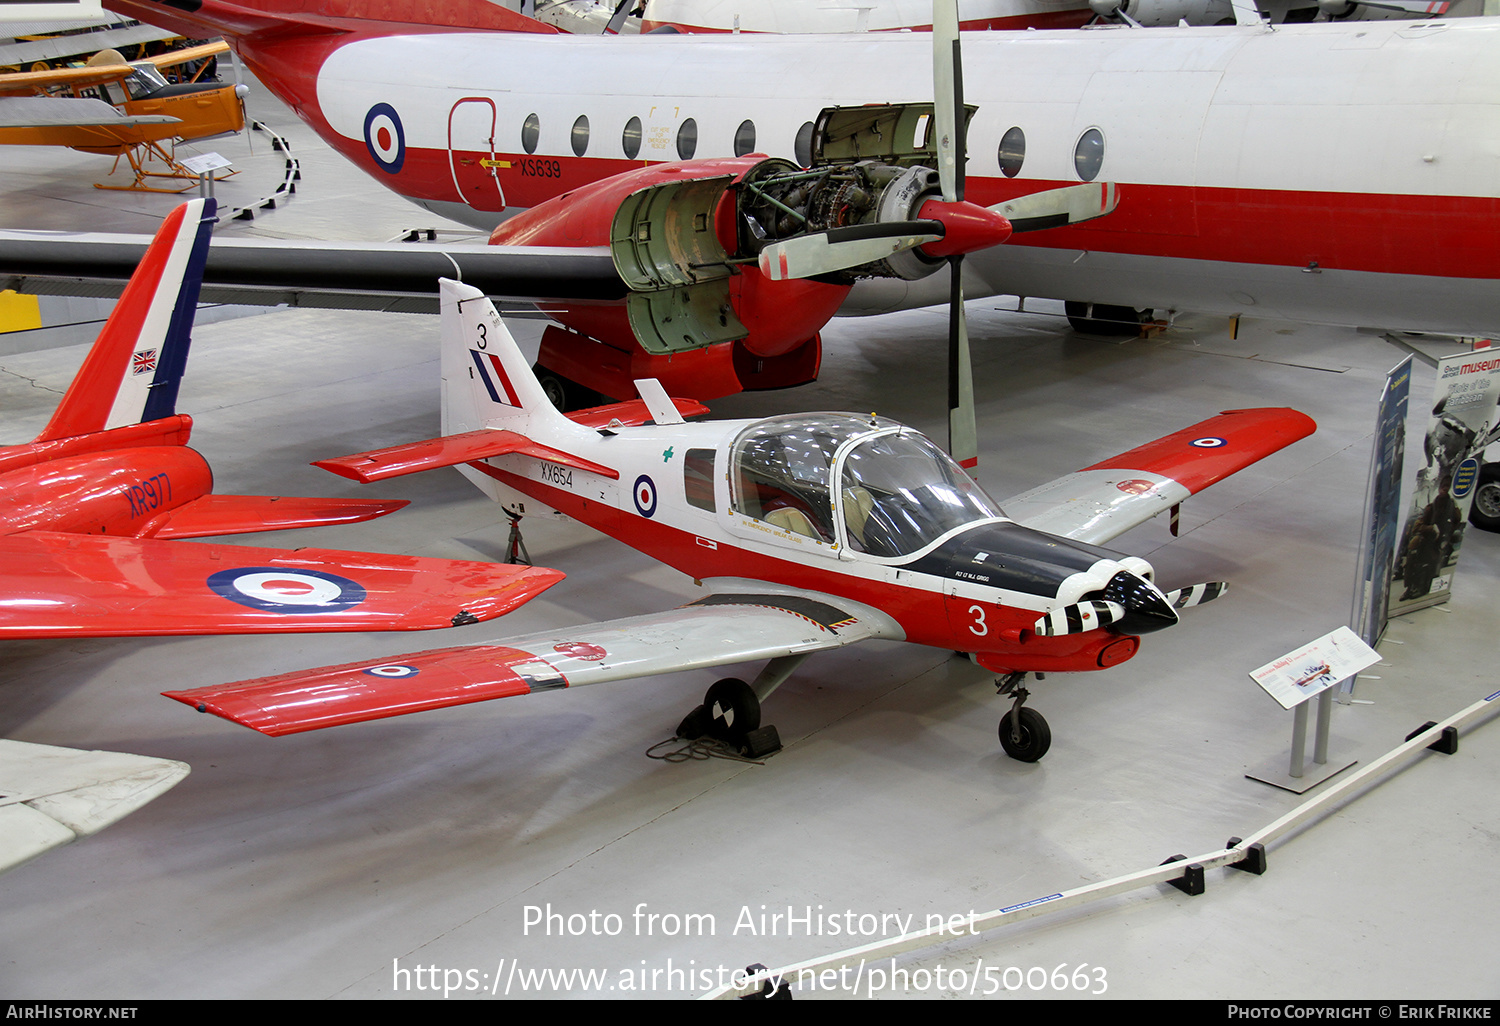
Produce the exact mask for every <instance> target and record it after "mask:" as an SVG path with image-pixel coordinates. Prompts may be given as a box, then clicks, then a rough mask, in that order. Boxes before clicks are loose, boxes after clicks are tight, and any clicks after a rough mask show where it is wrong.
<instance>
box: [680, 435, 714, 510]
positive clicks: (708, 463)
mask: <svg viewBox="0 0 1500 1026" xmlns="http://www.w3.org/2000/svg"><path fill="white" fill-rule="evenodd" d="M682 489H683V491H684V492H686V493H687V501H688V505H689V506H696V507H698V508H699V509H706V510H708V511H709V512H710V513H713V512H715V510H716V509H717V507H716V506H715V505H714V450H712V449H689V450H688V451H687V455H686V456H685V457H683V460H682Z"/></svg>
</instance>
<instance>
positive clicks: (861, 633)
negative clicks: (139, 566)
mask: <svg viewBox="0 0 1500 1026" xmlns="http://www.w3.org/2000/svg"><path fill="white" fill-rule="evenodd" d="M738 583H742V584H744V585H745V586H746V587H753V585H751V584H750V583H749V582H738ZM904 637H905V635H904V633H903V632H902V630H901V628H900V627H899V626H898V625H897V624H896V622H895V621H894V620H892V619H891V618H890V617H888V616H886V615H885V614H884V613H881V612H879V611H878V610H875V609H872V608H870V607H868V606H863V605H860V604H858V603H853V602H849V601H847V600H843V599H836V598H834V597H832V596H826V595H813V594H789V593H774V592H764V591H763V592H760V593H753V592H750V591H745V592H725V593H722V594H715V595H711V596H709V597H708V598H705V599H702V600H701V601H698V602H694V603H692V604H690V605H686V606H682V607H680V608H678V609H671V610H667V611H666V612H662V613H653V614H647V615H644V616H632V617H627V618H625V619H623V620H610V621H608V622H607V623H593V624H584V625H582V626H579V627H570V628H565V629H563V630H560V631H547V632H541V633H537V634H528V635H526V636H524V637H519V638H512V639H509V640H505V641H497V642H494V643H492V644H486V645H480V646H475V647H466V648H443V649H435V650H432V651H428V652H416V653H413V654H411V655H404V656H396V657H395V658H392V659H385V660H380V661H377V660H364V661H362V662H357V663H348V664H345V665H343V666H332V667H327V668H325V669H321V670H308V671H305V672H301V673H286V674H281V675H279V676H275V677H262V678H260V679H258V680H250V681H243V682H241V683H238V684H224V685H220V686H218V687H207V688H195V689H193V690H191V691H168V692H164V694H165V695H166V696H167V697H168V698H175V699H176V700H177V701H179V702H184V703H186V704H188V705H191V706H193V707H195V708H197V709H198V710H199V711H200V712H211V713H214V714H215V715H217V716H222V717H224V718H225V719H228V720H233V721H234V722H236V723H240V724H243V725H244V726H247V727H251V728H253V729H255V730H258V731H260V732H261V733H263V734H270V735H272V736H273V737H274V736H279V735H282V734H295V733H299V732H301V731H305V730H318V729H321V728H323V727H334V726H339V725H341V724H345V723H359V722H362V721H364V720H376V719H383V718H385V717H389V716H403V715H406V714H407V713H414V712H421V711H424V710H427V709H439V708H442V707H445V706H450V705H465V704H468V703H470V702H483V701H487V700H489V699H492V698H509V697H511V696H514V695H527V694H531V693H532V692H536V691H552V690H555V689H558V688H567V687H580V686H582V685H585V684H603V683H606V682H608V681H617V680H630V679H632V678H637V677H647V676H653V675H656V674H661V673H673V672H676V671H678V670H696V669H701V668H704V667H709V666H722V665H725V664H728V663H738V662H745V661H748V660H753V659H767V658H775V657H777V656H787V655H797V654H802V653H808V652H817V651H820V650H824V649H831V648H839V647H841V646H844V645H851V644H853V643H855V642H856V641H864V640H866V639H870V638H888V639H892V640H901V639H903V638H904Z"/></svg>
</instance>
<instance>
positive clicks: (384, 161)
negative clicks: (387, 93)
mask: <svg viewBox="0 0 1500 1026" xmlns="http://www.w3.org/2000/svg"><path fill="white" fill-rule="evenodd" d="M365 149H367V150H369V151H370V157H371V158H372V159H373V160H374V161H375V164H376V166H378V167H379V168H380V170H382V171H384V172H386V173H387V174H392V175H394V174H398V173H399V172H400V171H401V165H402V164H404V163H406V131H405V130H404V129H403V128H402V127H401V115H399V114H397V113H396V108H395V107H392V106H391V105H390V104H389V103H377V104H376V105H375V106H373V107H371V108H370V112H369V113H368V114H366V115H365Z"/></svg>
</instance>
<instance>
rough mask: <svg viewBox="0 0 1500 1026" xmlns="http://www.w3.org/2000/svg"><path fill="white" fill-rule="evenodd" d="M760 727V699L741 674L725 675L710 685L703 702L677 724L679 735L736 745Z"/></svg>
mask: <svg viewBox="0 0 1500 1026" xmlns="http://www.w3.org/2000/svg"><path fill="white" fill-rule="evenodd" d="M759 726H760V699H759V698H757V697H756V695H755V690H754V689H753V688H751V687H750V685H749V684H746V683H745V682H744V681H742V680H740V679H739V678H738V677H725V678H724V679H723V680H720V681H715V682H714V683H713V684H712V685H710V687H709V689H708V691H707V692H706V693H705V694H704V696H703V704H702V705H700V706H698V708H696V709H694V710H693V711H692V712H690V713H688V714H687V718H686V719H684V720H683V721H682V723H680V724H679V725H678V727H677V736H678V737H680V738H686V739H692V740H696V739H697V738H700V737H711V738H714V739H715V740H718V741H727V742H729V743H730V744H737V743H739V742H741V741H743V740H744V739H745V735H746V734H749V733H750V732H751V731H753V730H755V729H757V728H758V727H759Z"/></svg>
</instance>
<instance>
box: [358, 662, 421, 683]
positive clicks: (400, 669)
mask: <svg viewBox="0 0 1500 1026" xmlns="http://www.w3.org/2000/svg"><path fill="white" fill-rule="evenodd" d="M421 672H422V671H421V670H418V669H417V668H416V667H415V666H407V665H406V664H405V663H387V664H386V665H385V666H372V667H370V668H369V669H368V670H366V671H365V673H367V674H369V675H370V676H371V677H386V678H391V679H395V678H400V677H415V676H416V675H417V674H419V673H421Z"/></svg>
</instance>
